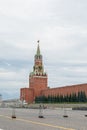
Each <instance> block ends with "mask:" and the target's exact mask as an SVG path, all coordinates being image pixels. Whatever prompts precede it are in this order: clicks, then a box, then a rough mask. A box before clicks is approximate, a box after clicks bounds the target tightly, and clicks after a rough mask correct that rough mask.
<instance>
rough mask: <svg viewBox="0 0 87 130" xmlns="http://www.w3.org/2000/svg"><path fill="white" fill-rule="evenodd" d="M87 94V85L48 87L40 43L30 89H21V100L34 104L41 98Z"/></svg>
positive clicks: (30, 76) (31, 75)
mask: <svg viewBox="0 0 87 130" xmlns="http://www.w3.org/2000/svg"><path fill="white" fill-rule="evenodd" d="M81 91H83V92H85V94H86V95H87V84H78V85H72V86H64V87H57V88H49V87H48V75H47V73H46V72H44V66H43V59H42V55H41V53H40V47H39V43H38V46H37V52H36V54H35V57H34V66H33V71H32V72H31V73H30V74H29V87H28V88H21V89H20V100H22V101H23V100H25V101H26V102H27V103H33V102H34V101H35V98H36V97H39V96H47V97H48V96H57V95H63V96H64V95H70V94H72V93H76V94H77V93H78V92H81Z"/></svg>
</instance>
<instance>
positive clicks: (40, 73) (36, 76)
mask: <svg viewBox="0 0 87 130" xmlns="http://www.w3.org/2000/svg"><path fill="white" fill-rule="evenodd" d="M47 79H48V78H47V74H46V72H45V71H44V67H43V59H42V55H41V53H40V46H39V41H38V45H37V51H36V54H35V56H34V66H33V71H32V72H31V73H30V74H29V87H28V88H21V89H20V99H21V100H22V101H26V102H27V103H32V102H34V101H35V98H36V97H38V96H42V95H43V94H42V92H43V90H47V89H48V87H47V86H48V85H47Z"/></svg>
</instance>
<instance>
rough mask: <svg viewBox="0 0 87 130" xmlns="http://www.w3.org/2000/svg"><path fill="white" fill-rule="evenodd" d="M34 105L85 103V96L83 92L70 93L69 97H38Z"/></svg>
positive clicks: (86, 96)
mask: <svg viewBox="0 0 87 130" xmlns="http://www.w3.org/2000/svg"><path fill="white" fill-rule="evenodd" d="M35 102H36V103H64V102H67V103H70V102H73V103H76V102H87V95H86V94H85V92H84V91H81V92H78V93H77V94H76V93H72V94H70V95H68V94H67V95H54V96H53V95H48V97H46V96H44V95H43V96H39V97H36V98H35Z"/></svg>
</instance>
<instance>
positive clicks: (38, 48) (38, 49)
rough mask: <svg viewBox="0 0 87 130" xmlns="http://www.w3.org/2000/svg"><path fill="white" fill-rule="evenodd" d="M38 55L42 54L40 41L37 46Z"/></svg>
mask: <svg viewBox="0 0 87 130" xmlns="http://www.w3.org/2000/svg"><path fill="white" fill-rule="evenodd" d="M36 55H37V56H39V55H40V46H39V43H38V46H37V54H36Z"/></svg>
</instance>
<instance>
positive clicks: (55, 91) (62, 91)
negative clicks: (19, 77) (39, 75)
mask: <svg viewBox="0 0 87 130" xmlns="http://www.w3.org/2000/svg"><path fill="white" fill-rule="evenodd" d="M81 91H85V93H86V95H87V84H79V85H72V86H65V87H60V88H51V89H50V88H49V89H48V90H44V91H42V95H45V96H48V95H67V94H68V95H70V94H72V93H78V92H81Z"/></svg>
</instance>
